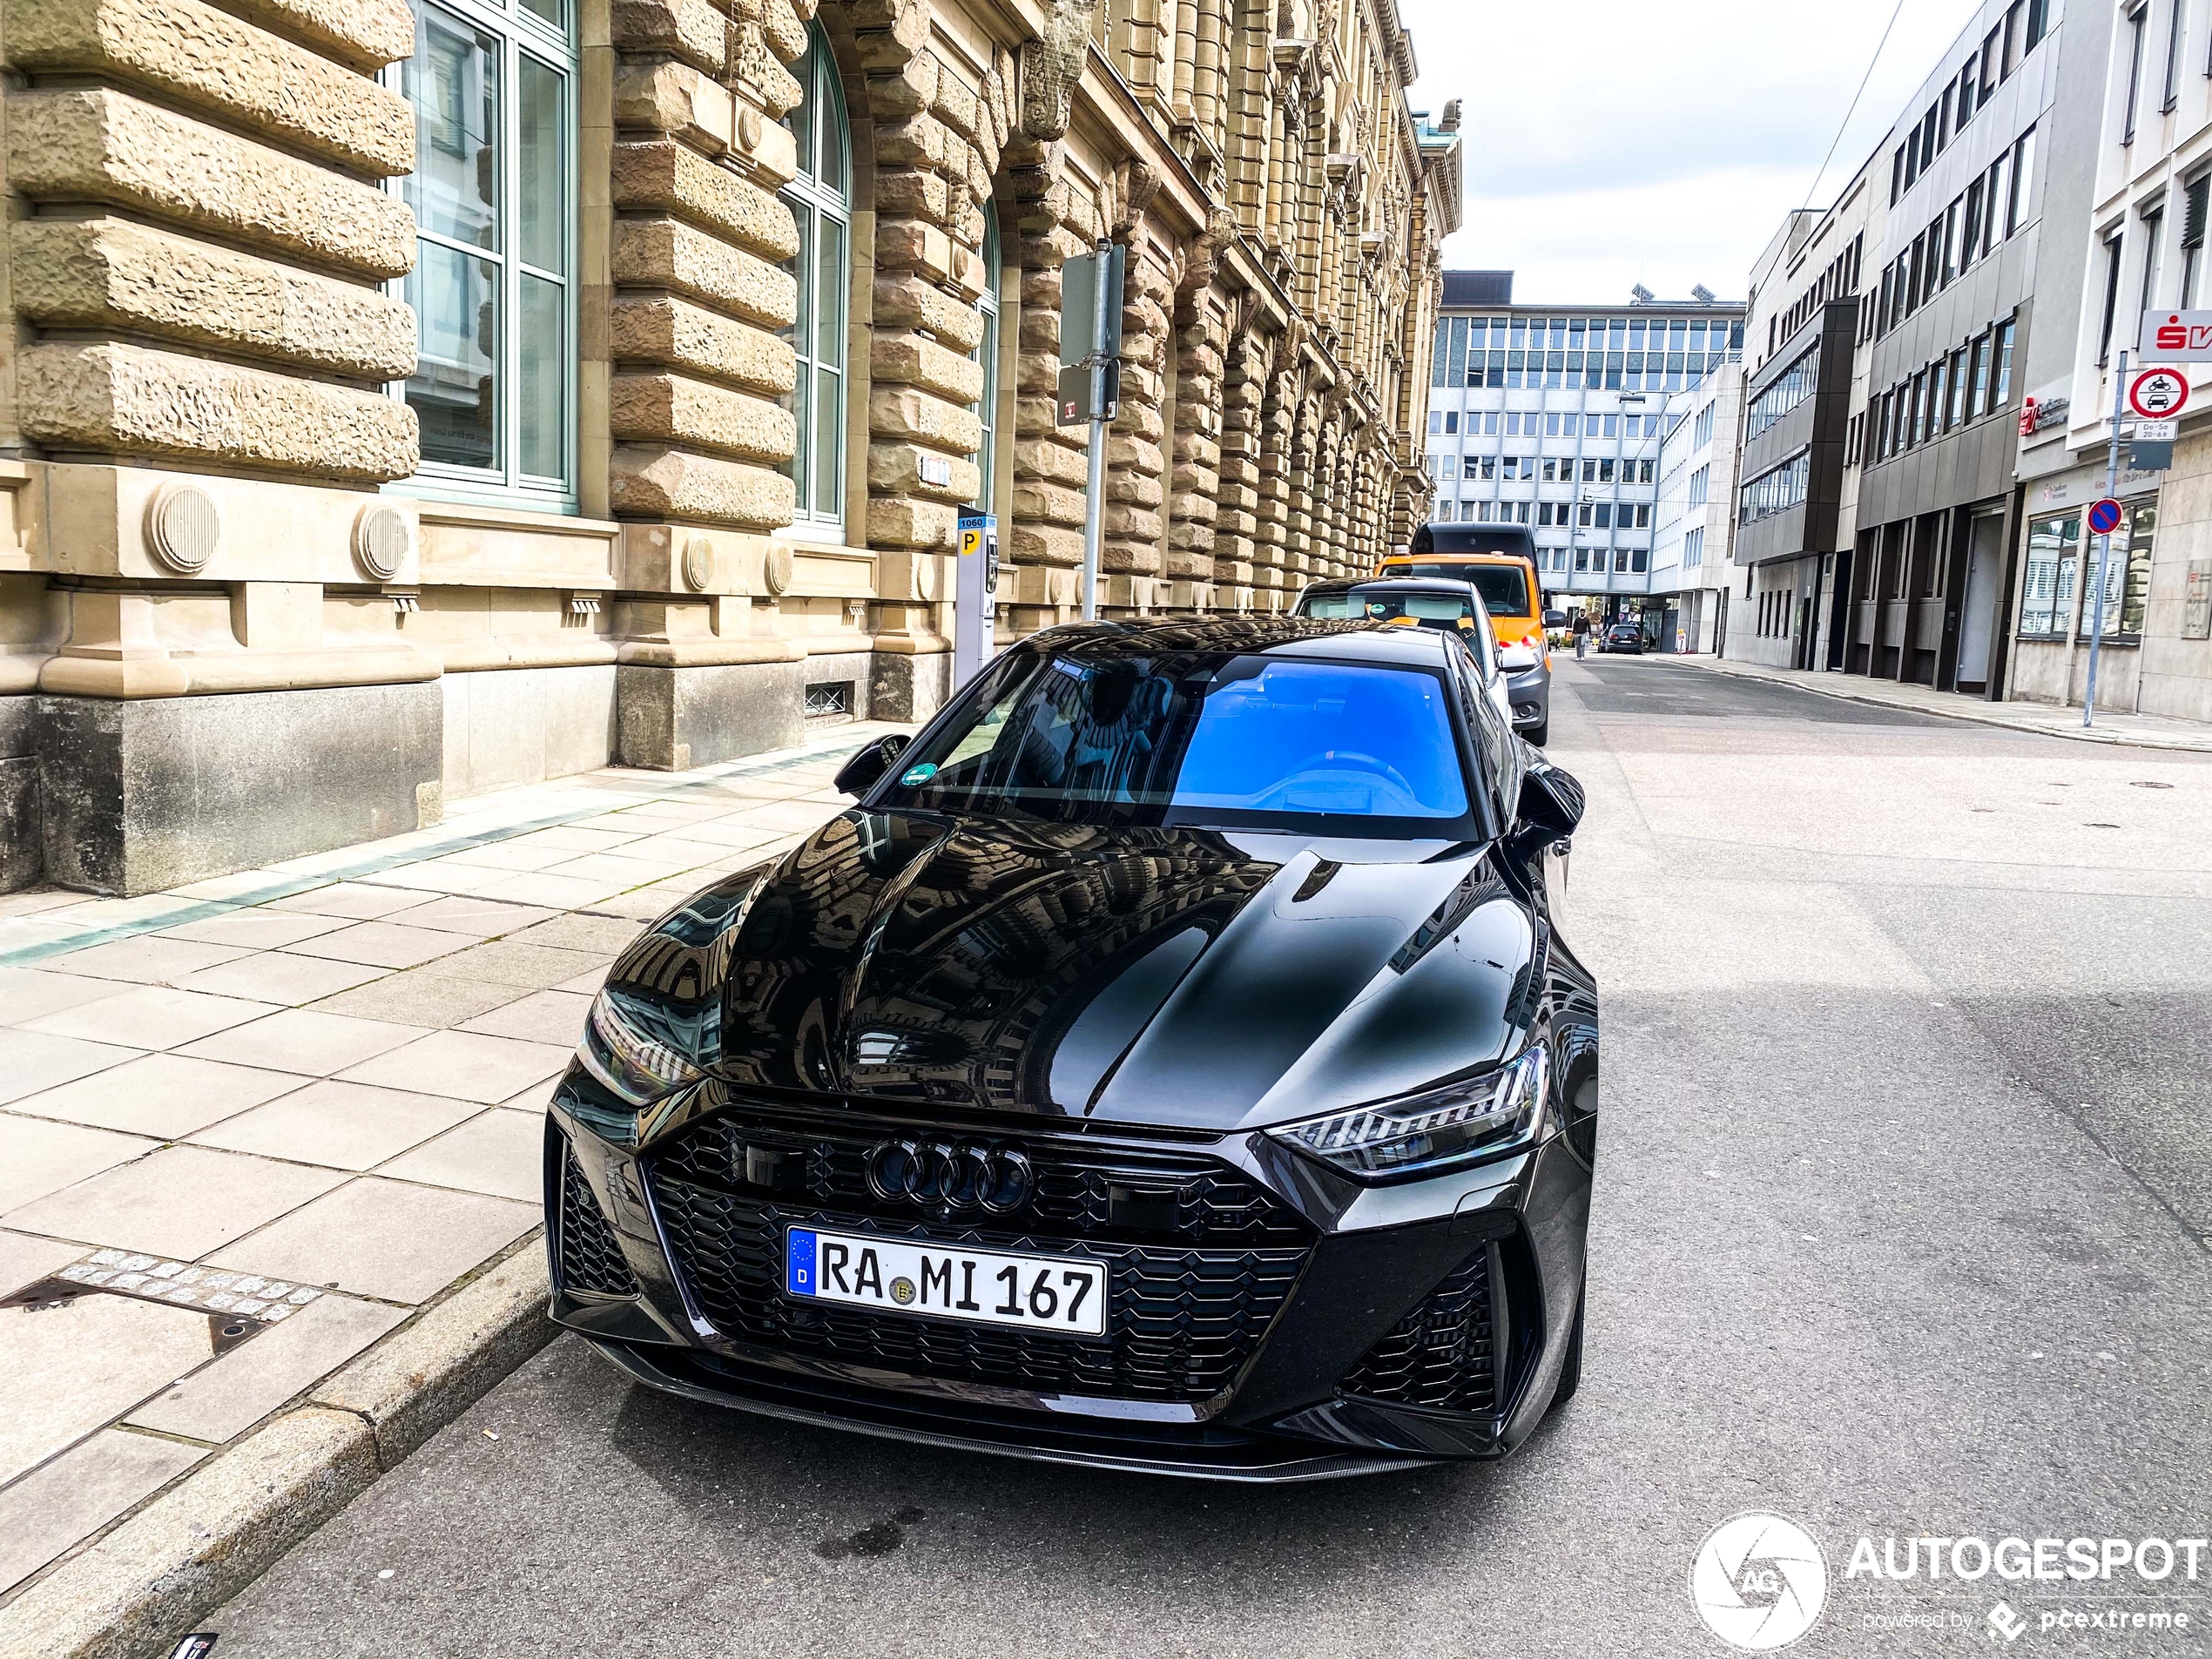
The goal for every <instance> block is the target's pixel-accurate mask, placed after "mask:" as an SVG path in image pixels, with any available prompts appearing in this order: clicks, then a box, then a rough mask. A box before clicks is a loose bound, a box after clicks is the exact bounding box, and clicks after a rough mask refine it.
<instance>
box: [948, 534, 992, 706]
mask: <svg viewBox="0 0 2212 1659" xmlns="http://www.w3.org/2000/svg"><path fill="white" fill-rule="evenodd" d="M998 597H999V522H998V518H997V516H996V515H995V514H991V513H962V514H961V516H960V558H959V562H958V573H957V575H956V577H955V578H954V584H953V686H952V689H953V690H954V691H958V690H959V689H960V688H961V686H963V685H967V684H968V681H969V680H971V679H973V678H975V676H976V674H977V673H978V671H981V668H982V666H983V664H985V663H987V662H988V661H990V659H991V658H992V656H993V655H994V654H995V651H996V650H997V634H998Z"/></svg>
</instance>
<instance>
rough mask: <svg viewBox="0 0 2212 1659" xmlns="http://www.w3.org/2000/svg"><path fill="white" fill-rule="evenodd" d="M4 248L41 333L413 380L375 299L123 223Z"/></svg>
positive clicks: (107, 222)
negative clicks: (120, 337) (151, 341)
mask: <svg viewBox="0 0 2212 1659" xmlns="http://www.w3.org/2000/svg"><path fill="white" fill-rule="evenodd" d="M9 239H10V245H11V248H12V256H13V260H12V262H13V274H14V281H15V300H16V308H17V311H19V312H21V313H22V314H24V315H25V316H27V317H30V318H31V319H33V320H36V321H38V322H41V323H44V324H45V325H46V326H47V327H51V328H109V329H123V328H127V329H132V330H135V331H139V332H143V333H146V334H160V335H163V336H165V337H167V338H169V339H172V340H177V341H185V342H188V343H190V344H192V345H196V346H206V347H214V348H216V349H219V350H224V351H230V352H234V353H237V354H239V355H241V356H246V357H261V358H271V359H274V360H276V361H280V362H290V363H301V364H305V365H307V366H309V367H311V368H321V369H327V370H329V371H331V372H332V373H334V374H354V375H359V376H361V377H362V378H364V379H372V380H380V381H385V380H397V379H399V378H401V376H403V375H406V374H411V373H413V372H414V368H415V313H414V311H413V310H412V308H410V307H408V305H407V304H406V303H405V302H404V301H402V300H399V299H397V298H395V297H393V296H390V295H387V294H383V293H378V292H377V291H376V290H375V289H374V288H361V287H354V285H352V284H351V283H346V282H336V281H333V280H331V279H329V278H327V277H319V276H311V275H309V274H308V273H307V272H304V271H300V270H295V269H293V268H292V267H290V266H280V265H273V264H271V263H269V262H268V261H267V260H257V259H255V258H253V256H252V255H251V254H247V253H233V252H232V251H231V250H229V249H228V248H221V247H216V246H212V245H210V244H208V243H206V242H196V241H193V240H192V239H190V238H188V237H183V236H176V235H172V234H171V233H169V232H166V231H158V230H154V229H152V228H151V227H149V226H144V225H138V224H133V223H132V222H130V221H129V220H126V219H106V218H102V219H18V220H17V222H16V223H15V224H14V225H13V226H10V232H9ZM735 326H737V325H734V324H732V327H735ZM784 355H785V357H786V360H788V359H789V357H790V353H789V352H788V351H787V350H786V352H785V354H784Z"/></svg>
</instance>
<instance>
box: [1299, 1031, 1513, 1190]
mask: <svg viewBox="0 0 2212 1659" xmlns="http://www.w3.org/2000/svg"><path fill="white" fill-rule="evenodd" d="M1549 1075H1550V1060H1549V1054H1548V1050H1547V1049H1545V1047H1544V1045H1543V1044H1541V1043H1537V1044H1535V1045H1534V1046H1532V1047H1531V1048H1529V1049H1526V1050H1524V1051H1523V1052H1522V1053H1521V1056H1520V1057H1519V1058H1518V1059H1516V1060H1514V1062H1512V1063H1511V1064H1509V1065H1507V1066H1504V1067H1501V1069H1498V1070H1496V1071H1494V1072H1490V1073H1488V1074H1487V1075H1486V1076H1480V1077H1475V1078H1470V1079H1468V1080H1467V1081H1466V1082H1456V1083H1449V1084H1447V1085H1445V1086H1444V1087H1442V1088H1440V1089H1428V1090H1426V1091H1424V1092H1423V1093H1421V1094H1420V1095H1416V1096H1408V1097H1406V1098H1402V1099H1400V1100H1398V1101H1395V1102H1391V1103H1385V1104H1379V1105H1372V1106H1359V1107H1354V1108H1353V1109H1351V1110H1350V1111H1344V1112H1335V1113H1332V1114H1331V1115H1330V1116H1326V1117H1316V1118H1312V1119H1309V1120H1308V1121H1307V1122H1305V1123H1291V1124H1286V1125H1285V1126H1284V1127H1282V1128H1280V1129H1278V1130H1271V1131H1270V1132H1271V1134H1273V1135H1274V1136H1276V1138H1278V1140H1283V1141H1287V1142H1289V1143H1291V1145H1293V1146H1296V1147H1298V1148H1299V1149H1301V1150H1304V1151H1306V1152H1310V1153H1312V1155H1313V1156H1314V1157H1319V1158H1323V1159H1325V1160H1326V1161H1327V1162H1329V1163H1332V1164H1335V1165H1336V1166H1337V1167H1338V1168H1339V1169H1341V1170H1345V1172H1346V1173H1347V1174H1350V1175H1354V1176H1360V1177H1367V1178H1369V1179H1373V1178H1377V1177H1388V1176H1393V1175H1413V1174H1425V1173H1429V1172H1433V1170H1441V1169H1446V1168H1448V1167H1450V1166H1452V1165H1453V1164H1455V1163H1463V1162H1467V1161H1468V1160H1470V1159H1472V1158H1474V1157H1480V1156H1486V1155H1488V1154H1492V1153H1495V1152H1499V1151H1502V1150H1507V1148H1509V1147H1512V1146H1515V1145H1519V1144H1521V1143H1522V1142H1524V1141H1525V1140H1526V1139H1527V1137H1528V1136H1530V1135H1531V1134H1533V1133H1534V1130H1535V1129H1536V1128H1537V1126H1538V1124H1539V1123H1540V1121H1541V1117H1542V1115H1543V1103H1544V1097H1545V1094H1546V1091H1547V1089H1548V1082H1549Z"/></svg>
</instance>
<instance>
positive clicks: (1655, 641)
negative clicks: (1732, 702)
mask: <svg viewBox="0 0 2212 1659" xmlns="http://www.w3.org/2000/svg"><path fill="white" fill-rule="evenodd" d="M1742 408H1743V354H1742V353H1741V352H1740V351H1731V352H1730V353H1729V354H1727V355H1726V356H1725V357H1724V358H1723V360H1722V362H1721V366H1720V367H1719V368H1716V369H1713V370H1710V371H1709V372H1708V373H1707V374H1705V375H1704V376H1703V378H1702V379H1701V380H1699V381H1698V382H1697V384H1696V385H1695V386H1693V387H1689V388H1686V389H1684V390H1683V391H1680V392H1677V393H1676V394H1675V395H1673V396H1671V397H1669V399H1668V400H1667V410H1666V417H1667V418H1666V430H1665V432H1664V433H1663V435H1662V436H1661V438H1660V440H1659V498H1658V501H1657V502H1656V510H1655V511H1654V513H1653V516H1652V536H1651V583H1650V587H1649V592H1648V595H1647V597H1646V598H1645V600H1644V602H1643V617H1644V637H1645V640H1646V641H1647V643H1648V644H1649V646H1650V648H1651V649H1653V650H1655V651H1680V652H1693V651H1718V650H1719V649H1720V645H1721V637H1722V630H1723V616H1724V615H1725V612H1726V606H1727V603H1728V587H1729V575H1730V570H1732V569H1733V565H1732V563H1731V562H1730V561H1731V554H1732V551H1733V541H1732V535H1733V531H1734V528H1735V523H1736V514H1735V510H1734V507H1735V502H1736V471H1737V469H1736V457H1737V453H1738V451H1737V421H1738V420H1739V418H1740V412H1741V410H1742Z"/></svg>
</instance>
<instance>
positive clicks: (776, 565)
mask: <svg viewBox="0 0 2212 1659" xmlns="http://www.w3.org/2000/svg"><path fill="white" fill-rule="evenodd" d="M791 582H792V563H791V550H790V549H789V548H787V547H772V548H770V549H769V550H768V552H767V555H766V556H765V557H764V558H762V560H761V561H760V583H761V585H762V586H763V587H765V588H766V589H767V590H768V591H769V592H770V593H772V594H777V595H782V594H786V593H789V592H790V591H791Z"/></svg>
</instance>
